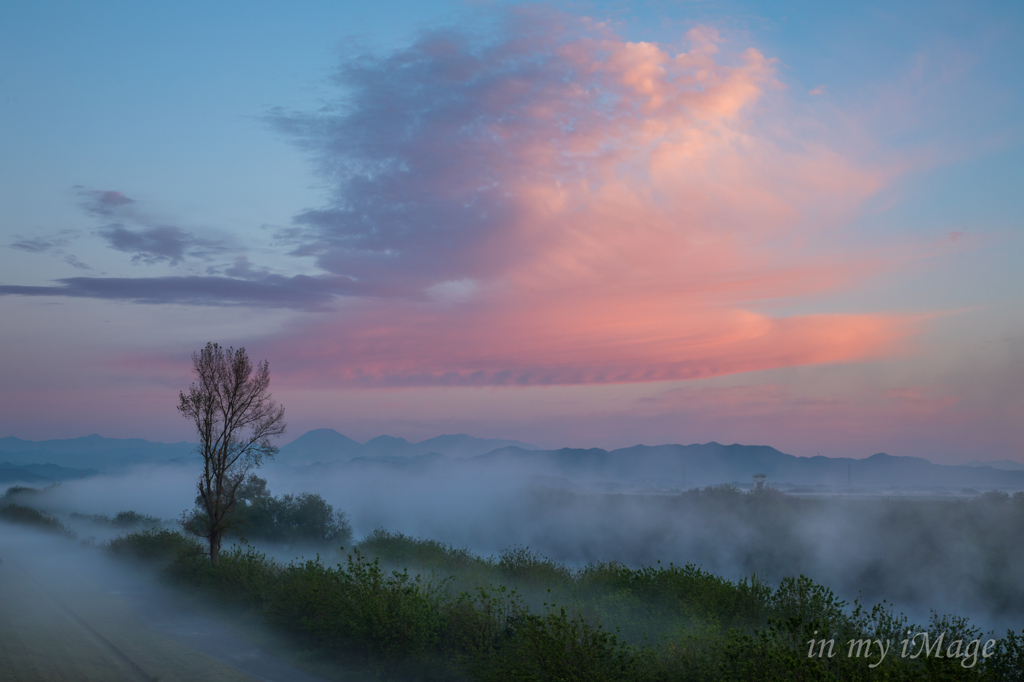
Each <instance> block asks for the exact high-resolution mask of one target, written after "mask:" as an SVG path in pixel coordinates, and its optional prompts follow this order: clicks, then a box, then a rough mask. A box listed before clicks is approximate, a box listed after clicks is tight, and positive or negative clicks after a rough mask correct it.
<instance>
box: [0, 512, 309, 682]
mask: <svg viewBox="0 0 1024 682" xmlns="http://www.w3.org/2000/svg"><path fill="white" fill-rule="evenodd" d="M0 558H2V563H0V680H3V681H4V682H7V681H8V680H11V681H18V682H21V681H25V682H36V681H41V680H46V681H50V680H52V681H54V682H59V681H62V680H68V681H69V682H70V681H72V680H73V681H75V682H78V681H80V680H81V681H92V680H96V681H97V682H122V681H125V682H138V681H140V680H146V681H149V682H152V681H154V680H160V682H172V681H177V680H181V681H182V682H202V681H206V680H209V681H211V682H212V681H218V682H220V681H223V682H236V681H238V682H242V681H250V682H251V681H252V680H263V681H265V682H316V678H314V677H312V676H310V675H307V674H305V673H303V672H302V671H299V670H297V669H295V668H293V667H291V666H289V665H288V664H286V663H284V662H283V661H281V660H279V659H277V658H275V657H273V656H271V655H269V654H267V653H266V652H264V651H262V650H260V649H259V648H258V647H256V646H254V645H253V644H252V643H250V642H246V641H244V640H242V639H240V638H239V637H237V636H236V635H234V634H232V633H230V632H228V631H227V629H226V628H224V627H223V626H222V625H221V624H219V623H218V622H217V620H216V619H215V618H213V617H208V616H203V615H200V614H196V613H194V612H190V611H188V610H187V609H184V608H180V607H179V606H178V605H176V603H175V600H174V598H173V596H172V595H170V594H168V593H165V592H164V591H163V590H161V589H160V588H159V587H158V586H156V585H154V584H153V583H151V582H149V581H148V580H146V579H145V578H144V577H143V576H140V575H138V574H134V573H132V572H131V571H129V570H127V569H124V568H123V567H119V566H117V565H115V564H113V563H111V562H108V561H106V560H105V558H104V557H102V556H101V555H99V552H98V550H96V549H94V548H81V547H78V546H76V545H74V544H73V543H70V542H68V541H65V540H63V539H62V538H51V537H46V536H41V535H39V534H36V533H31V532H26V531H24V530H22V529H20V528H16V527H12V526H9V525H7V524H0Z"/></svg>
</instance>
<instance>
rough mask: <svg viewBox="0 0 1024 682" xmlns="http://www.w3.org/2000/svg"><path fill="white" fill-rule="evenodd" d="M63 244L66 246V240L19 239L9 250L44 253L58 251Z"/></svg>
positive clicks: (55, 238) (54, 238)
mask: <svg viewBox="0 0 1024 682" xmlns="http://www.w3.org/2000/svg"><path fill="white" fill-rule="evenodd" d="M65 244H67V240H66V239H62V238H59V237H52V238H49V239H45V238H42V237H33V238H30V239H21V240H19V241H16V242H14V243H13V244H11V248H12V249H20V250H22V251H29V252H31V253H45V252H47V251H54V250H59V249H60V248H61V247H63V246H64V245H65Z"/></svg>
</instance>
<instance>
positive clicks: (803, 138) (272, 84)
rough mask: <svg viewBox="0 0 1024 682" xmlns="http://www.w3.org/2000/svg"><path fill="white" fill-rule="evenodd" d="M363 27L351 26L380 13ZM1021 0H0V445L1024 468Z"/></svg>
mask: <svg viewBox="0 0 1024 682" xmlns="http://www.w3.org/2000/svg"><path fill="white" fill-rule="evenodd" d="M371 7H372V9H371ZM1022 29H1024V6H1022V5H1020V4H1019V3H1016V2H991V3H970V4H968V3H942V2H938V3H936V2H928V3H925V2H910V3H898V6H894V4H893V3H886V2H865V3H858V4H857V5H856V6H847V5H843V4H834V3H833V4H829V3H813V2H753V1H750V2H740V1H726V2H716V3H708V2H671V3H670V2H647V3H622V2H585V3H584V2H580V3H561V4H558V3H553V4H545V3H540V4H535V3H530V4H524V3H499V2H456V1H434V2H415V3H413V2H378V3H374V4H373V5H372V6H371V5H367V4H366V3H357V2H337V1H335V2H304V3H283V2H246V3H241V2H222V3H216V4H215V5H211V4H209V3H198V2H181V3H172V4H156V3H141V4H140V3H128V2H123V3H121V2H98V3H90V4H88V5H82V4H78V3H56V2H34V3H5V4H3V5H2V6H0V348H2V353H0V436H17V437H20V438H27V439H32V440H41V439H48V438H67V437H76V436H81V435H86V434H89V433H100V434H102V435H105V436H110V437H140V438H147V439H149V440H163V441H177V440H189V439H191V438H192V432H191V428H193V427H191V426H190V425H189V424H188V422H186V421H185V420H184V419H182V418H181V417H180V416H179V415H178V414H177V412H176V411H175V405H176V403H177V396H178V392H179V391H180V390H183V389H186V388H187V386H188V384H189V382H190V370H191V360H190V356H191V354H192V352H194V351H195V350H197V349H199V348H201V347H202V346H204V345H205V344H206V343H207V342H208V341H213V342H217V343H220V344H221V345H224V346H234V347H239V346H243V347H245V348H246V349H247V351H248V352H249V354H250V356H252V357H253V358H254V359H256V360H262V359H266V360H268V361H269V363H270V368H271V376H272V389H273V391H274V396H275V398H276V399H277V400H278V401H279V402H280V403H282V404H283V405H284V406H285V407H286V410H287V417H288V421H289V431H288V435H287V436H285V438H284V440H283V441H282V442H287V441H288V440H290V439H291V438H294V437H297V436H299V435H301V434H302V433H303V432H305V431H306V430H308V429H312V428H321V427H323V428H334V429H336V430H338V431H340V432H342V433H345V434H346V435H349V436H351V437H353V438H355V439H357V440H361V441H364V440H367V439H369V438H372V437H374V436H376V435H379V434H381V433H387V434H390V435H395V436H403V437H406V438H409V439H410V440H422V439H424V438H429V437H432V436H435V435H438V434H441V433H459V432H464V433H470V434H472V435H476V436H480V437H491V438H514V439H519V440H523V441H527V442H531V443H535V444H537V445H540V446H544V447H561V446H572V447H604V448H612V447H621V446H627V445H633V444H636V443H645V444H650V445H654V444H661V443H696V442H701V443H703V442H708V441H718V442H722V443H745V444H766V445H772V446H774V447H777V448H779V449H780V450H783V451H784V452H789V453H791V454H795V455H803V456H809V455H815V454H822V455H830V456H851V457H866V456H870V455H871V454H874V453H876V452H888V453H889V454H893V455H912V456H918V457H926V458H928V459H930V460H932V461H934V462H938V463H957V462H966V461H969V460H974V459H979V460H982V461H989V460H1001V459H1015V460H1018V461H1024V419H1021V418H1020V414H1021V413H1022V411H1024V391H1022V388H1021V387H1022V386H1024V336H1022V333H1024V306H1022V305H1021V304H1022V302H1024V268H1021V267H1020V265H1019V263H1018V261H1019V259H1020V256H1021V254H1024V192H1021V191H1020V187H1021V184H1022V182H1021V181H1022V180H1024V86H1022V84H1024V42H1022V41H1021V39H1020V36H1021V35H1022Z"/></svg>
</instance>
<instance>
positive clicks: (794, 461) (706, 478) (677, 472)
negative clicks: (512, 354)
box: [301, 443, 1024, 491]
mask: <svg viewBox="0 0 1024 682" xmlns="http://www.w3.org/2000/svg"><path fill="white" fill-rule="evenodd" d="M301 469H302V470H303V471H305V472H313V471H315V472H318V473H322V474H324V475H327V474H329V473H330V472H336V473H343V472H345V471H356V470H361V471H365V470H367V469H380V470H382V471H384V470H390V471H395V472H399V471H402V472H406V473H412V472H420V473H423V472H436V473H452V472H455V471H456V470H457V471H461V472H467V473H475V474H477V475H482V476H498V477H505V478H512V477H522V476H529V477H534V478H537V477H541V478H549V479H551V480H553V481H554V480H562V481H577V482H593V483H602V484H603V483H608V484H626V485H631V486H650V487H652V488H666V487H675V488H692V487H702V486H707V485H715V484H721V483H737V484H740V485H744V486H749V485H750V484H751V482H752V479H753V476H754V474H756V473H763V474H765V475H766V476H767V477H768V484H769V485H774V486H782V487H794V486H796V487H798V486H830V487H833V488H844V487H846V486H848V485H849V486H851V487H852V488H855V489H862V490H863V489H869V488H870V489H877V488H886V487H890V486H896V487H901V488H913V487H921V488H930V487H942V488H947V489H953V490H957V491H959V490H962V489H964V488H973V489H977V490H991V489H994V488H1001V489H1021V490H1024V471H1003V470H998V469H994V468H992V467H987V466H945V465H939V464H932V463H931V462H929V461H928V460H926V459H921V458H919V457H893V456H891V455H887V454H885V453H879V454H876V455H872V456H871V457H868V458H865V459H852V458H829V457H795V456H793V455H788V454H786V453H784V452H780V451H778V450H776V449H775V448H772V447H768V446H764V445H722V444H720V443H704V444H697V445H659V446H646V445H635V446H633V447H629V448H621V449H619V450H612V451H608V450H602V449H600V448H591V449H586V450H584V449H574V448H562V449H560V450H526V449H523V448H519V447H514V446H509V447H502V448H498V449H496V450H492V451H491V452H489V453H486V454H483V455H477V456H474V457H470V458H463V459H453V458H450V457H444V456H440V455H436V454H434V455H415V456H412V457H357V458H353V459H351V460H347V461H343V460H336V461H333V462H317V463H315V464H312V465H307V466H304V467H301Z"/></svg>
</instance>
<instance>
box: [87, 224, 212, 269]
mask: <svg viewBox="0 0 1024 682" xmlns="http://www.w3.org/2000/svg"><path fill="white" fill-rule="evenodd" d="M98 232H99V234H100V236H102V237H103V239H105V240H106V241H107V243H108V245H109V246H110V247H111V248H112V249H116V250H118V251H122V252H124V253H130V254H132V262H134V263H139V262H141V263H147V264H149V265H152V264H154V263H160V262H162V261H166V262H168V263H170V264H171V265H177V264H178V263H180V262H182V261H183V260H184V259H185V257H186V256H193V257H197V258H206V257H209V255H210V253H211V251H212V252H217V253H221V252H223V251H225V250H226V249H225V248H224V246H223V245H222V244H220V243H218V242H214V241H208V240H203V239H198V238H196V237H195V235H193V234H192V233H190V232H186V231H185V230H182V229H181V228H178V227H173V226H170V225H161V226H158V227H151V228H148V229H143V230H129V229H127V228H125V227H124V226H123V225H120V224H113V225H108V226H107V227H104V228H101V229H100V230H99V231H98Z"/></svg>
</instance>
